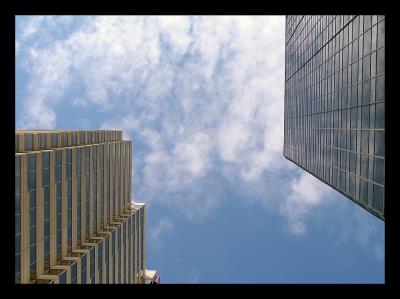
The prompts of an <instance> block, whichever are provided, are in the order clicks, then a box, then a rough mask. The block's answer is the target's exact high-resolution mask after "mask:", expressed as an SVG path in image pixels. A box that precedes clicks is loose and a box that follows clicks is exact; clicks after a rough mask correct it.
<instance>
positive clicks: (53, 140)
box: [51, 133, 57, 147]
mask: <svg viewBox="0 0 400 299" xmlns="http://www.w3.org/2000/svg"><path fill="white" fill-rule="evenodd" d="M51 146H52V147H56V146H57V133H53V134H51Z"/></svg>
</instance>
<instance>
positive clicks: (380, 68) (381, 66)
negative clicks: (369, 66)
mask: <svg viewBox="0 0 400 299" xmlns="http://www.w3.org/2000/svg"><path fill="white" fill-rule="evenodd" d="M376 72H377V74H378V75H379V74H382V73H384V72H385V47H383V48H381V49H379V50H378V51H377V63H376Z"/></svg>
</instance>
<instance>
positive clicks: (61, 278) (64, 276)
mask: <svg viewBox="0 0 400 299" xmlns="http://www.w3.org/2000/svg"><path fill="white" fill-rule="evenodd" d="M59 283H60V284H66V283H67V272H66V271H63V272H62V273H61V274H60V276H59Z"/></svg>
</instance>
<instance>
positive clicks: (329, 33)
mask: <svg viewBox="0 0 400 299" xmlns="http://www.w3.org/2000/svg"><path fill="white" fill-rule="evenodd" d="M285 47H286V48H285V103H284V111H285V116H284V126H285V129H284V131H285V133H284V134H285V137H284V150H283V153H284V156H285V157H286V158H287V159H289V160H291V161H292V162H294V163H295V164H297V165H298V166H300V167H302V168H303V169H305V170H306V171H308V172H310V173H311V174H312V175H314V176H315V177H317V178H319V179H320V180H322V181H323V182H325V183H326V184H328V185H329V186H331V187H332V188H334V189H336V190H337V191H339V192H341V193H342V194H344V195H345V196H347V197H348V198H350V199H351V200H353V201H354V202H355V203H357V204H358V205H360V206H362V207H363V208H365V209H367V210H368V211H370V212H371V213H373V214H374V215H376V216H377V217H379V218H380V219H382V220H384V219H385V212H384V211H385V195H384V194H385V16H382V15H368V16H367V15H365V16H362V15H339V16H318V15H313V16H287V17H286V34H285Z"/></svg>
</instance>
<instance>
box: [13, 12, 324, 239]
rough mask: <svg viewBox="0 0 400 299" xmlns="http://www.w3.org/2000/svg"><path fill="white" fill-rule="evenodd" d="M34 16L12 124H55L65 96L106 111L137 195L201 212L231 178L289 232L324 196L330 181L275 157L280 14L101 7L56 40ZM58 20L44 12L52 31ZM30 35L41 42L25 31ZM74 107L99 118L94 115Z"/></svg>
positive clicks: (191, 215) (279, 126) (301, 225)
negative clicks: (127, 153)
mask: <svg viewBox="0 0 400 299" xmlns="http://www.w3.org/2000/svg"><path fill="white" fill-rule="evenodd" d="M30 22H31V23H30V25H28V27H27V28H26V29H25V31H24V32H26V33H23V34H22V36H20V37H19V39H18V36H17V42H20V44H21V47H22V46H23V47H24V49H25V50H24V52H22V51H21V50H20V54H19V55H22V53H25V54H24V56H23V58H19V59H21V61H25V62H26V63H25V62H24V63H25V65H26V68H25V69H26V70H27V72H28V75H29V78H30V80H29V84H28V87H27V95H26V97H25V98H24V107H23V109H24V114H23V115H24V117H23V119H21V120H19V126H20V127H27V128H33V127H38V128H54V127H56V126H57V122H58V117H59V116H60V115H61V114H62V111H58V110H57V109H58V108H57V107H58V105H59V104H60V103H63V104H67V105H68V104H69V106H71V107H75V108H76V109H82V108H83V107H85V108H86V109H87V111H90V114H92V113H93V112H96V113H103V112H107V115H109V116H108V117H107V118H106V119H104V120H103V121H102V123H98V121H97V123H98V126H99V127H101V128H120V129H122V130H123V131H124V136H126V137H127V138H130V139H133V140H134V142H135V146H136V147H135V153H134V169H135V172H134V174H135V177H134V184H135V188H134V190H135V194H136V197H138V198H140V200H144V201H147V200H151V201H157V202H160V203H163V204H166V205H169V206H172V207H175V208H177V210H179V211H181V212H182V213H183V214H184V215H186V216H187V218H188V219H191V220H195V221H201V219H204V218H205V217H207V215H210V213H212V211H213V210H214V209H216V208H217V207H218V205H219V204H220V203H221V200H223V198H224V192H225V190H224V186H225V185H224V184H226V182H229V184H230V185H231V187H233V188H234V189H235V190H236V191H237V192H238V193H240V192H242V193H246V194H248V197H249V198H253V199H254V201H256V202H261V203H262V204H263V205H264V206H265V207H266V208H267V209H268V210H269V211H272V212H274V213H277V214H280V215H282V216H283V217H284V219H285V220H286V222H287V224H288V229H289V231H290V232H292V233H295V234H301V233H304V232H305V231H306V218H307V217H308V215H309V214H310V211H311V210H312V209H313V208H315V207H316V206H318V205H322V204H324V203H325V202H326V200H325V198H326V194H327V192H329V191H327V189H326V188H327V187H325V186H324V185H323V184H322V183H321V182H319V181H318V180H316V179H314V178H312V177H311V176H310V175H308V174H305V173H302V174H299V173H301V172H294V171H290V170H293V169H294V167H293V165H291V163H289V162H287V161H286V160H285V159H284V158H283V157H282V147H283V90H284V36H285V34H284V18H283V17H277V16H275V17H265V16H252V17H249V16H235V17H230V16H219V17H216V16H215V17H213V16H208V17H205V16H178V17H173V16H162V17H156V16H154V17H153V16H151V17H141V16H138V17H111V16H106V17H104V16H101V17H90V18H89V17H88V18H87V19H85V21H84V22H83V24H84V25H82V26H75V25H74V22H72V21H71V19H66V20H64V25H65V27H66V28H69V27H68V26H72V27H73V26H75V27H73V28H74V29H71V30H69V33H68V34H67V35H61V37H60V36H59V35H56V36H55V37H53V40H52V41H51V42H49V39H51V38H52V37H51V34H47V35H46V43H41V42H40V41H41V40H40V38H41V37H40V34H39V32H41V31H40V30H42V28H40V30H39V29H38V26H39V24H41V22H43V19H38V20H33V19H32V20H31V21H30ZM54 22H58V21H57V18H56V17H54V18H52V19H47V18H46V25H49V26H48V28H50V29H47V32H48V33H49V32H51V30H56V28H57V26H54V24H55V23H54ZM51 24H53V25H51ZM72 27H71V28H72ZM27 36H29V37H30V39H31V40H32V39H33V37H36V38H37V42H36V43H27V42H24V38H25V39H26V37H27ZM23 42H24V43H23ZM19 57H20V56H19ZM71 90H79V91H80V94H79V96H78V97H76V96H71ZM79 117H80V118H81V119H87V120H88V123H89V121H90V124H92V125H95V124H96V120H95V119H92V117H91V115H86V116H84V117H83V118H82V117H81V116H79ZM82 124H85V122H83V123H82ZM136 148H137V150H136ZM304 190H307V193H304ZM272 194H274V196H272ZM159 225H160V227H168V221H167V222H164V223H161V224H159ZM159 230H162V228H159V229H158V230H157V228H156V230H155V231H156V232H158V231H159ZM157 234H159V233H156V235H155V237H154V238H155V239H157V236H158V235H157Z"/></svg>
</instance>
